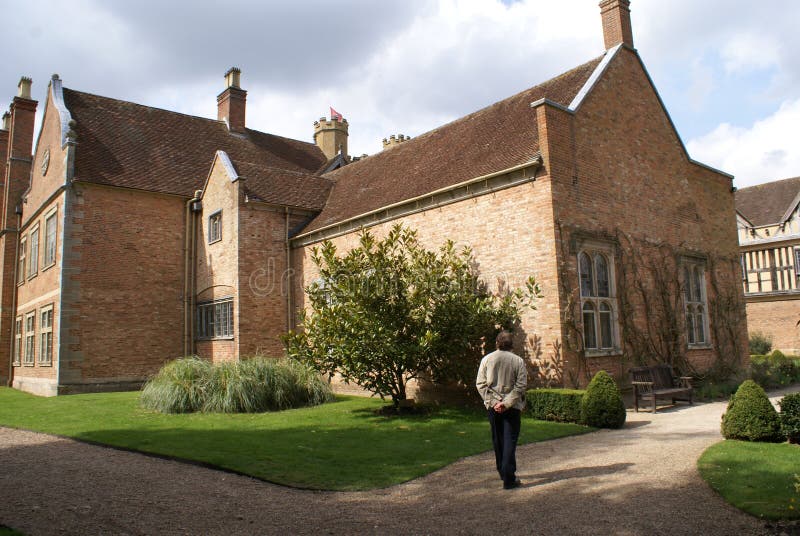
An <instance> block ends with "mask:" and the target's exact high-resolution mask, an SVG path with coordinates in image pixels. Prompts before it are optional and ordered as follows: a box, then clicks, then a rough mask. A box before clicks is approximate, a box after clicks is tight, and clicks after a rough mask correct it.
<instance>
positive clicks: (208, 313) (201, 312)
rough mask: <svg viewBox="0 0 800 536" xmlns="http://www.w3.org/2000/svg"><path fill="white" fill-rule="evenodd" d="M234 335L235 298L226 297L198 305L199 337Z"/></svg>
mask: <svg viewBox="0 0 800 536" xmlns="http://www.w3.org/2000/svg"><path fill="white" fill-rule="evenodd" d="M231 337H233V298H225V299H222V300H217V301H214V302H210V303H201V304H198V306H197V338H198V339H230V338H231Z"/></svg>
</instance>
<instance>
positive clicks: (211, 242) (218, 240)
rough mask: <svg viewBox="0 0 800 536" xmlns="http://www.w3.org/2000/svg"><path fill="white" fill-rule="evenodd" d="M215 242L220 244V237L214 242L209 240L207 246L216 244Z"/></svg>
mask: <svg viewBox="0 0 800 536" xmlns="http://www.w3.org/2000/svg"><path fill="white" fill-rule="evenodd" d="M217 242H222V237H219V238H217V239H216V240H209V241H208V245H209V246H210V245H211V244H216V243H217Z"/></svg>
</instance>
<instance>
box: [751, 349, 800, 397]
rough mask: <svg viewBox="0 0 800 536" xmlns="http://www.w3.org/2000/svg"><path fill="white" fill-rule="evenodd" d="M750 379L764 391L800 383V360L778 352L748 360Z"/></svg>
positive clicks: (755, 356) (752, 357)
mask: <svg viewBox="0 0 800 536" xmlns="http://www.w3.org/2000/svg"><path fill="white" fill-rule="evenodd" d="M750 377H751V378H752V379H753V381H755V382H756V383H757V384H759V385H760V386H761V387H763V388H764V389H774V388H776V387H783V386H786V385H789V384H791V383H795V382H800V360H797V359H796V358H795V357H794V356H791V357H790V356H787V355H785V354H784V353H783V352H781V351H780V350H774V351H773V352H772V353H770V354H767V355H754V356H751V358H750Z"/></svg>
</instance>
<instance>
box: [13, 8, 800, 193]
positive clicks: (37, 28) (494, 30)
mask: <svg viewBox="0 0 800 536" xmlns="http://www.w3.org/2000/svg"><path fill="white" fill-rule="evenodd" d="M597 3H598V2H597V0H559V1H557V2H554V1H552V0H521V1H515V0H502V1H501V0H403V1H399V0H398V1H395V0H381V1H374V0H337V1H336V2H333V1H330V0H285V1H277V0H273V1H268V0H262V1H258V0H227V1H219V2H211V1H208V0H191V1H189V0H186V1H178V0H174V1H166V0H138V1H136V2H129V1H125V0H118V1H112V0H106V1H101V0H70V1H69V2H65V1H64V0H26V1H25V2H16V1H12V0H0V5H3V7H4V8H5V9H4V10H3V13H10V12H13V13H14V17H8V18H6V20H5V24H4V32H3V41H4V42H5V43H6V47H5V50H6V54H5V55H4V58H3V62H0V100H2V103H3V104H2V106H3V107H5V106H6V105H7V103H8V102H10V100H11V98H12V97H13V96H14V95H15V93H16V86H17V82H18V81H19V77H20V76H22V75H26V76H31V77H32V78H33V80H34V95H33V96H34V98H37V99H39V100H40V101H43V100H44V96H45V90H46V86H47V82H48V80H49V79H50V75H51V74H52V73H58V74H59V75H60V76H61V78H62V79H63V80H64V85H65V86H66V87H70V88H73V89H78V90H81V91H86V92H90V93H96V94H99V95H105V96H109V97H115V98H119V99H125V100H131V101H134V102H138V103H142V104H147V105H150V106H157V107H161V108H167V109H171V110H176V111H180V112H185V113H189V114H194V115H200V116H205V117H214V118H215V117H216V95H217V94H218V93H219V92H220V91H221V90H222V89H223V78H222V75H223V74H224V73H225V71H226V70H227V69H228V68H229V67H230V66H232V65H236V66H239V67H241V69H242V71H243V74H242V86H243V87H244V89H246V90H248V101H247V123H248V126H250V127H251V128H256V129H258V130H264V131H267V132H272V133H275V134H280V135H283V136H289V137H293V138H298V139H303V140H307V141H312V123H313V121H314V120H315V119H317V118H319V117H321V116H323V115H326V114H327V113H328V108H329V106H333V107H334V108H336V109H337V110H338V111H339V112H341V113H342V114H343V115H344V116H345V117H346V118H347V119H348V121H349V123H350V142H349V145H350V153H351V154H356V155H359V154H362V153H370V154H371V153H375V152H378V151H379V150H380V148H381V139H382V138H384V137H386V136H388V135H389V134H398V133H403V134H406V135H410V136H417V135H419V134H421V133H423V132H425V131H427V130H430V129H432V128H435V127H437V126H439V125H441V124H443V123H446V122H448V121H450V120H453V119H455V118H458V117H460V116H462V115H465V114H467V113H470V112H472V111H475V110H477V109H479V108H482V107H484V106H487V105H489V104H491V103H493V102H495V101H498V100H501V99H503V98H505V97H508V96H510V95H512V94H514V93H516V92H518V91H520V90H522V89H525V88H527V87H530V86H533V85H536V84H538V83H539V82H542V81H544V80H546V79H548V78H550V77H552V76H554V75H557V74H559V73H560V72H563V71H565V70H568V69H570V68H572V67H574V66H576V65H578V64H580V63H583V62H585V61H587V60H589V59H592V58H594V57H596V56H599V55H600V54H602V52H603V38H602V30H601V26H600V15H599V8H598V7H597ZM4 4H5V5H4ZM631 10H632V13H631V16H632V20H633V31H634V43H635V45H636V48H637V49H638V50H639V53H640V55H641V56H642V58H643V59H644V62H645V64H646V66H647V68H648V70H649V72H650V75H651V76H652V78H653V79H654V81H655V83H656V86H657V88H658V90H659V92H660V94H661V96H662V98H663V100H664V101H665V103H666V105H667V108H668V110H669V112H670V114H671V116H672V119H673V121H674V122H675V124H676V126H677V128H678V131H679V134H680V135H681V137H682V139H683V140H684V142H685V143H686V145H687V147H688V150H689V153H690V155H691V156H692V157H693V158H695V159H696V160H699V161H701V162H704V163H707V164H709V165H712V166H714V167H717V168H719V169H722V170H724V171H727V172H729V173H732V174H734V175H735V176H736V181H735V184H736V185H737V186H738V187H740V188H741V187H744V186H749V185H753V184H758V183H762V182H766V181H770V180H776V179H782V178H787V177H795V176H798V175H800V142H798V141H797V134H796V133H797V131H798V127H797V125H799V124H800V54H799V53H798V51H800V32H798V29H797V23H798V22H800V2H798V1H797V0H762V1H761V2H754V1H753V0H748V1H745V0H704V1H702V2H699V1H697V0H669V1H664V0H632V2H631ZM40 108H42V107H40Z"/></svg>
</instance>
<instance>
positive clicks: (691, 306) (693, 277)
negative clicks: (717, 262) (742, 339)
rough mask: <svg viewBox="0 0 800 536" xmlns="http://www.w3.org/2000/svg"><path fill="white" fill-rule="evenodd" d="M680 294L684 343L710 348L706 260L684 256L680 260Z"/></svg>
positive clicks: (688, 345)
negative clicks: (681, 298)
mask: <svg viewBox="0 0 800 536" xmlns="http://www.w3.org/2000/svg"><path fill="white" fill-rule="evenodd" d="M681 295H682V297H683V313H684V317H683V319H684V320H683V321H684V328H685V336H686V345H687V347H688V348H689V349H690V350H691V349H695V348H710V347H711V341H710V338H711V337H710V336H709V335H710V330H709V322H708V292H707V288H706V261H705V260H704V259H697V258H691V257H684V258H683V259H682V261H681Z"/></svg>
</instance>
